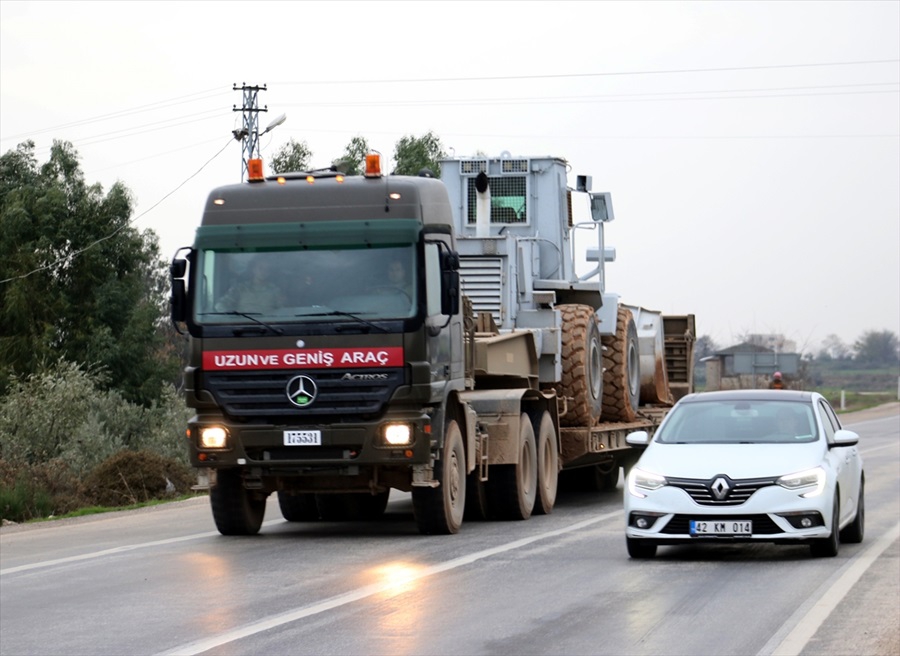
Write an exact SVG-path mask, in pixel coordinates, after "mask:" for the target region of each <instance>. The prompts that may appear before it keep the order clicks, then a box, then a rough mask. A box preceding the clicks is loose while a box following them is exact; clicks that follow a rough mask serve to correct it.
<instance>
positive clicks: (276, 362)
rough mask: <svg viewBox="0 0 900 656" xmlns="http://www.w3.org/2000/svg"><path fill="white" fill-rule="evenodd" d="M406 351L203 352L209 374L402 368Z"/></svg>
mask: <svg viewBox="0 0 900 656" xmlns="http://www.w3.org/2000/svg"><path fill="white" fill-rule="evenodd" d="M402 366H403V348H402V347H400V346H388V347H383V348H321V349H280V350H265V351H259V350H254V351H204V353H203V368H204V369H205V370H207V371H240V370H246V369H255V370H259V369H345V368H363V367H402Z"/></svg>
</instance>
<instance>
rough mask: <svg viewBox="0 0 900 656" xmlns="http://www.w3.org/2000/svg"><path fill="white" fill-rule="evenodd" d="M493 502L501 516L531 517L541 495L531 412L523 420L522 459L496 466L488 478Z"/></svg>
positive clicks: (520, 449)
mask: <svg viewBox="0 0 900 656" xmlns="http://www.w3.org/2000/svg"><path fill="white" fill-rule="evenodd" d="M488 496H489V504H490V507H491V509H492V511H493V512H494V514H496V516H497V518H498V519H528V518H529V517H531V513H532V512H533V511H534V505H535V500H536V498H537V448H536V446H535V439H534V428H532V426H531V420H530V419H529V418H528V415H526V414H524V413H523V414H522V416H521V418H520V419H519V462H518V463H517V464H515V465H494V466H493V467H491V474H490V478H488Z"/></svg>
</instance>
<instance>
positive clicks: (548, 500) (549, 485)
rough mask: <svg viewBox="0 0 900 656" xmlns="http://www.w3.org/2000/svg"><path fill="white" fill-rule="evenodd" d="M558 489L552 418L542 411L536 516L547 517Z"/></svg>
mask: <svg viewBox="0 0 900 656" xmlns="http://www.w3.org/2000/svg"><path fill="white" fill-rule="evenodd" d="M558 487H559V448H558V446H557V442H556V430H555V429H554V427H553V418H552V417H551V416H550V413H549V412H546V411H544V414H543V416H542V417H541V425H540V427H539V428H538V435H537V501H535V504H534V513H535V514H536V515H549V514H550V513H551V512H553V506H554V505H555V504H556V491H557V489H558Z"/></svg>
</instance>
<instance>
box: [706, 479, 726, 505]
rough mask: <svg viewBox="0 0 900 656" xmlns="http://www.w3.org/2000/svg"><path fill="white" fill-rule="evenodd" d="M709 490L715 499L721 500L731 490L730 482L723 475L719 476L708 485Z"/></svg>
mask: <svg viewBox="0 0 900 656" xmlns="http://www.w3.org/2000/svg"><path fill="white" fill-rule="evenodd" d="M709 491H710V492H712V493H713V496H714V497H715V498H716V500H717V501H722V500H723V499H724V498H725V497H727V496H728V493H729V492H730V491H731V483H729V482H728V479H727V478H725V477H724V476H719V477H718V478H717V479H716V480H714V481H713V482H712V485H710V486H709Z"/></svg>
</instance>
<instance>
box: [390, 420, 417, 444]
mask: <svg viewBox="0 0 900 656" xmlns="http://www.w3.org/2000/svg"><path fill="white" fill-rule="evenodd" d="M383 435H384V442H385V444H387V445H388V446H406V445H408V444H412V439H413V431H412V428H411V427H410V425H409V424H386V425H385V426H384V432H383Z"/></svg>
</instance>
